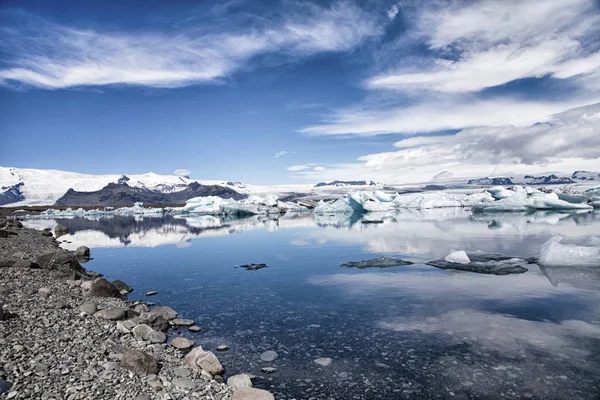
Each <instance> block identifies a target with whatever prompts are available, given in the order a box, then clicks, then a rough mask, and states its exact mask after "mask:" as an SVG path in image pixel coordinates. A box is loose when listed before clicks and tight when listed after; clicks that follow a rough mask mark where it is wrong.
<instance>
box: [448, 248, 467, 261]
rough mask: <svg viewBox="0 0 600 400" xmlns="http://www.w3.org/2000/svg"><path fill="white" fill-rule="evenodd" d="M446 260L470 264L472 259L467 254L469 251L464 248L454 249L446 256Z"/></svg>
mask: <svg viewBox="0 0 600 400" xmlns="http://www.w3.org/2000/svg"><path fill="white" fill-rule="evenodd" d="M444 260H446V261H448V262H450V263H457V264H468V263H470V262H471V259H470V258H469V256H468V255H467V252H466V251H464V250H461V251H453V252H451V253H450V254H448V255H447V256H446V258H444Z"/></svg>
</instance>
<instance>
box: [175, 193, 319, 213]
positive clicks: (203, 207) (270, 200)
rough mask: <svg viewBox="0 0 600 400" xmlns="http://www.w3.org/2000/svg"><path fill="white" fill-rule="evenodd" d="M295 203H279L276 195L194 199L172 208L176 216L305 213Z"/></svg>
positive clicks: (305, 209) (301, 207) (303, 209)
mask: <svg viewBox="0 0 600 400" xmlns="http://www.w3.org/2000/svg"><path fill="white" fill-rule="evenodd" d="M307 210H308V208H306V207H304V206H301V205H299V204H296V203H291V202H285V201H280V200H278V198H277V195H274V194H271V195H266V196H264V197H260V196H249V197H248V198H247V199H244V200H233V199H223V198H221V197H217V196H206V197H194V198H192V199H189V200H188V201H186V204H185V206H183V207H180V208H174V209H173V210H172V211H173V212H174V213H178V214H210V215H260V214H283V213H286V212H288V211H307Z"/></svg>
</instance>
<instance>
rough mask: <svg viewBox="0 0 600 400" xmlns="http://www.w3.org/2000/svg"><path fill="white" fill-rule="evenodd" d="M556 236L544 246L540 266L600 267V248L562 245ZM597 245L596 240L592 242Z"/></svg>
mask: <svg viewBox="0 0 600 400" xmlns="http://www.w3.org/2000/svg"><path fill="white" fill-rule="evenodd" d="M562 240H563V237H562V236H555V237H553V238H552V239H550V240H548V241H547V242H546V243H544V244H543V245H542V249H541V250H540V257H539V264H540V265H542V266H545V267H600V246H577V245H574V244H562V243H561V241H562ZM591 243H595V240H593V241H591Z"/></svg>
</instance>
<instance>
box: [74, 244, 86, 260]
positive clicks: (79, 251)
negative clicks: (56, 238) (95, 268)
mask: <svg viewBox="0 0 600 400" xmlns="http://www.w3.org/2000/svg"><path fill="white" fill-rule="evenodd" d="M89 256H90V248H89V247H87V246H79V247H78V248H77V250H75V257H82V258H87V257H89Z"/></svg>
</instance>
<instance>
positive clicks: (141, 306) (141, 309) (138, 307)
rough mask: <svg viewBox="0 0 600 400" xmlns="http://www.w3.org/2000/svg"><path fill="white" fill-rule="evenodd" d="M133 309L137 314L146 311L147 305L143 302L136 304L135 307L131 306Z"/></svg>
mask: <svg viewBox="0 0 600 400" xmlns="http://www.w3.org/2000/svg"><path fill="white" fill-rule="evenodd" d="M133 311H135V312H136V313H138V314H141V313H145V312H148V306H147V305H145V304H138V305H136V306H135V307H133Z"/></svg>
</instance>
